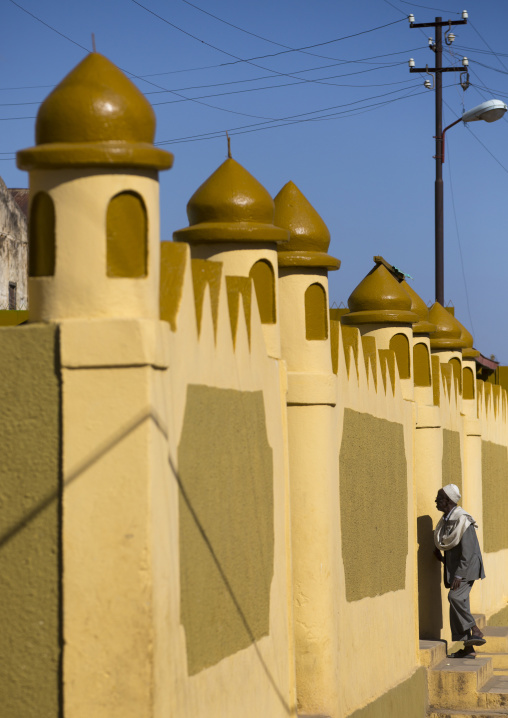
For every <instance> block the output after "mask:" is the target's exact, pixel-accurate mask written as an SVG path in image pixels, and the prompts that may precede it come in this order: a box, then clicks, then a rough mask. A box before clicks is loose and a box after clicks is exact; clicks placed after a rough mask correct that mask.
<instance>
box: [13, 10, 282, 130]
mask: <svg viewBox="0 0 508 718" xmlns="http://www.w3.org/2000/svg"><path fill="white" fill-rule="evenodd" d="M9 2H12V3H13V4H14V5H16V7H18V8H19V9H20V10H23V12H26V13H27V14H28V15H30V16H31V17H33V18H34V20H37V22H40V23H41V24H42V25H45V26H46V27H47V28H49V29H50V30H53V32H56V33H57V34H58V35H61V37H64V38H65V39H66V40H69V42H72V43H73V44H74V45H78V46H79V47H81V48H83V49H84V50H86V51H87V52H89V50H88V49H87V48H85V47H84V46H83V45H79V43H77V42H75V41H74V40H73V39H72V38H70V37H68V36H67V35H64V34H63V33H62V32H60V31H59V30H57V29H56V28H54V27H53V26H52V25H49V24H48V23H47V22H44V20H41V18H40V17H37V15H34V14H33V13H31V12H29V11H28V10H26V9H25V8H24V7H22V6H21V5H20V4H19V3H17V2H15V0H9ZM117 67H118V69H119V70H122V72H125V73H126V74H127V75H130V76H131V77H135V78H136V79H137V80H142V81H143V82H147V83H148V84H149V85H153V87H157V88H158V89H159V90H166V91H167V92H172V93H173V94H174V95H176V96H177V97H184V99H189V98H186V97H185V96H184V95H183V96H182V95H179V94H178V92H175V91H174V90H168V89H167V88H166V87H162V85H157V84H156V83H155V82H152V81H151V80H147V79H145V78H143V77H140V76H139V75H136V74H135V73H133V72H130V71H129V70H126V69H125V68H122V67H120V65H117ZM191 102H195V103H196V104H198V105H203V106H204V107H209V108H212V109H214V110H220V111H221V112H228V113H229V114H232V115H242V116H243V117H254V118H256V119H265V120H267V119H273V118H268V117H261V116H260V115H251V114H249V113H247V112H238V111H236V110H228V109H225V108H224V107H216V106H214V105H209V104H207V103H206V102H201V101H200V100H192V99H191ZM0 119H1V118H0ZM3 119H18V118H3ZM19 119H21V120H23V119H34V118H27V117H20V118H19Z"/></svg>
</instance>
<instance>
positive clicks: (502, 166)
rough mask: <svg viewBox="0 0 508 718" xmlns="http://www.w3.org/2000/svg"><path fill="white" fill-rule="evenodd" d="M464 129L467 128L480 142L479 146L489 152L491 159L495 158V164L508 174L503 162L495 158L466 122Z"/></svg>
mask: <svg viewBox="0 0 508 718" xmlns="http://www.w3.org/2000/svg"><path fill="white" fill-rule="evenodd" d="M466 129H467V130H469V132H470V133H471V134H472V135H473V137H474V138H475V140H476V141H477V142H479V143H480V144H481V146H482V147H483V149H484V150H486V151H487V152H488V153H489V155H490V156H491V157H492V159H493V160H495V161H496V162H497V164H498V165H499V166H500V167H501V168H502V169H504V171H505V172H506V173H507V174H508V169H507V168H506V167H505V166H504V164H503V163H502V162H500V161H499V160H498V159H497V157H496V156H495V155H494V154H493V153H492V152H491V151H490V150H489V148H488V147H487V146H486V145H484V144H483V142H482V141H481V139H480V138H479V137H477V135H475V133H474V132H473V130H472V129H471V128H470V127H469V124H466Z"/></svg>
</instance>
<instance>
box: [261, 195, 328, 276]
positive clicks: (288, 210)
mask: <svg viewBox="0 0 508 718" xmlns="http://www.w3.org/2000/svg"><path fill="white" fill-rule="evenodd" d="M274 202H275V224H277V225H278V226H279V227H284V229H287V230H288V231H289V242H288V244H285V245H284V247H281V248H279V254H278V257H279V265H280V266H282V267H285V266H308V267H325V268H326V269H332V270H333V269H338V268H339V267H340V261H339V260H338V259H336V258H335V257H332V256H330V255H329V254H327V251H328V247H329V246H330V232H329V230H328V227H327V226H326V224H325V223H324V222H323V220H322V219H321V217H320V216H319V214H318V213H317V212H316V210H315V209H314V207H313V206H312V205H311V203H310V202H309V200H308V199H307V198H306V197H305V196H304V195H303V194H302V192H301V191H300V190H299V189H298V187H297V186H296V185H295V184H294V183H293V182H288V183H287V184H285V185H284V187H283V188H282V189H281V190H280V192H279V194H278V195H277V196H276V197H275V200H274Z"/></svg>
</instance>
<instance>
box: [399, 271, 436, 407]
mask: <svg viewBox="0 0 508 718" xmlns="http://www.w3.org/2000/svg"><path fill="white" fill-rule="evenodd" d="M401 287H403V289H404V290H405V291H406V292H407V293H408V294H409V296H410V297H411V311H412V312H413V313H414V314H416V316H417V317H418V321H417V322H416V323H415V324H413V384H414V398H415V401H417V402H419V403H420V404H427V405H432V404H433V401H434V395H433V390H432V365H431V358H430V339H429V335H430V333H431V332H433V331H435V329H436V327H435V325H434V324H432V323H431V322H430V321H429V308H428V307H427V305H426V304H425V302H424V301H423V299H422V298H421V297H420V296H419V295H418V294H417V293H416V292H415V290H414V289H413V287H412V286H411V285H410V284H408V283H407V282H406V280H405V279H404V280H403V281H402V282H401Z"/></svg>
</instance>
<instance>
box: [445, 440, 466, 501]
mask: <svg viewBox="0 0 508 718" xmlns="http://www.w3.org/2000/svg"><path fill="white" fill-rule="evenodd" d="M442 470H443V482H442V486H446V485H447V484H456V485H457V486H458V487H459V489H460V492H461V493H462V460H461V458H460V434H459V432H458V431H451V430H450V429H443V461H442Z"/></svg>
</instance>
